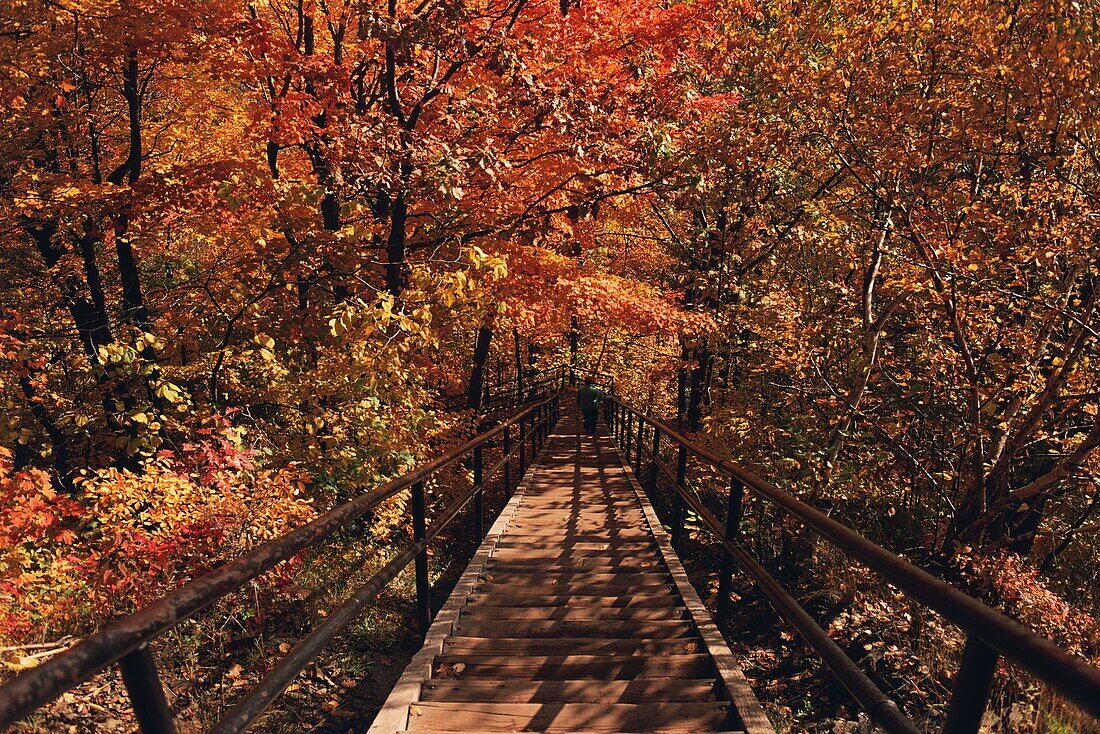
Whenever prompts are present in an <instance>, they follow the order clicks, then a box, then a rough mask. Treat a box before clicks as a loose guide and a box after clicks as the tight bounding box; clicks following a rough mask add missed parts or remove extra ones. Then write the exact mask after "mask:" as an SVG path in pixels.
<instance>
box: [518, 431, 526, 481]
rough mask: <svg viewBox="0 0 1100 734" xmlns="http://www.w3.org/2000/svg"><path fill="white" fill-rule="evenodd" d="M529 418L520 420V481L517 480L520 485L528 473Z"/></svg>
mask: <svg viewBox="0 0 1100 734" xmlns="http://www.w3.org/2000/svg"><path fill="white" fill-rule="evenodd" d="M526 423H527V416H523V417H521V418H520V419H519V479H518V480H516V484H519V482H520V481H522V480H523V475H524V474H526V473H527V456H526V451H527V436H526V435H525V431H526V430H527V426H526Z"/></svg>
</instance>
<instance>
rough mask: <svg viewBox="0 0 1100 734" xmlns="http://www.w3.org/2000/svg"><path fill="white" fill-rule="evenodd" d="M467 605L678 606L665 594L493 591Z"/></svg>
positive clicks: (477, 596)
mask: <svg viewBox="0 0 1100 734" xmlns="http://www.w3.org/2000/svg"><path fill="white" fill-rule="evenodd" d="M468 603H469V604H471V605H474V604H485V605H489V606H498V607H577V606H586V607H587V606H592V607H667V606H670V605H672V604H675V605H677V606H679V602H677V601H676V600H675V598H674V597H672V596H670V595H668V594H656V595H654V594H626V595H619V596H601V595H594V594H534V593H532V594H509V593H505V592H496V591H494V592H493V593H491V594H488V593H476V594H474V595H473V596H471V597H470V598H469V599H468Z"/></svg>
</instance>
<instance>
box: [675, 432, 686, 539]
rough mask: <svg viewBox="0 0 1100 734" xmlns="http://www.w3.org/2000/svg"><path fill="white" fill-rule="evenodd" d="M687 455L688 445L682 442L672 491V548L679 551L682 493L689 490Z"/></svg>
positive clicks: (682, 508) (681, 532)
mask: <svg viewBox="0 0 1100 734" xmlns="http://www.w3.org/2000/svg"><path fill="white" fill-rule="evenodd" d="M687 455H688V452H687V446H684V445H683V444H680V451H679V452H678V453H677V455H676V487H675V488H674V491H673V493H672V549H673V550H674V551H676V552H677V553H679V552H680V542H681V541H682V540H683V536H684V497H683V495H682V494H680V493H681V492H686V491H687V487H686V485H685V481H686V479H687Z"/></svg>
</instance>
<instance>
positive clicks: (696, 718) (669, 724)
mask: <svg viewBox="0 0 1100 734" xmlns="http://www.w3.org/2000/svg"><path fill="white" fill-rule="evenodd" d="M730 718H731V716H730V705H729V704H728V703H656V704H634V703H619V704H607V703H560V704H552V705H547V704H536V703H484V704H477V703H448V702H441V701H427V702H422V703H416V704H413V705H412V706H410V707H409V729H408V730H409V731H425V730H436V731H460V732H469V731H471V730H473V729H478V730H480V731H541V732H548V733H550V732H575V731H577V730H578V729H583V730H586V731H592V732H622V731H701V730H714V729H715V728H719V727H725V726H726V723H727V721H728V720H729V719H730Z"/></svg>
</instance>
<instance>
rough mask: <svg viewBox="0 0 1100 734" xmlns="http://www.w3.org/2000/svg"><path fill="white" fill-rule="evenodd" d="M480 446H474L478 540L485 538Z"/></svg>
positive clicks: (475, 512)
mask: <svg viewBox="0 0 1100 734" xmlns="http://www.w3.org/2000/svg"><path fill="white" fill-rule="evenodd" d="M481 451H482V447H481V444H478V445H477V446H474V486H475V487H477V491H476V492H474V534H475V535H476V536H477V538H478V540H480V539H481V538H483V537H485V490H484V489H482V487H481V483H482V472H483V471H484V464H483V461H482V455H481Z"/></svg>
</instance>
